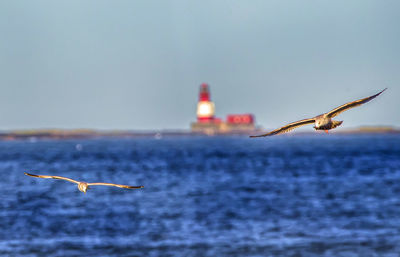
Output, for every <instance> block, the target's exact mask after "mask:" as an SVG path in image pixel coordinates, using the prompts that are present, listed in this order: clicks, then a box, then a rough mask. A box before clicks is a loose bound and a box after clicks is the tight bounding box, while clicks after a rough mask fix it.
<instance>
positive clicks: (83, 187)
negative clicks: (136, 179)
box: [24, 172, 143, 193]
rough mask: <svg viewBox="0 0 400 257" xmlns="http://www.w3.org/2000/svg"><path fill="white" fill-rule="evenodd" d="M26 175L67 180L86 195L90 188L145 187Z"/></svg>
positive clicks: (32, 175)
mask: <svg viewBox="0 0 400 257" xmlns="http://www.w3.org/2000/svg"><path fill="white" fill-rule="evenodd" d="M24 174H25V175H27V176H31V177H35V178H53V179H62V180H66V181H69V182H72V183H75V184H78V189H79V191H81V192H84V193H86V191H87V190H88V189H89V186H114V187H120V188H129V189H139V188H143V186H127V185H120V184H112V183H101V182H100V183H87V182H83V181H77V180H73V179H70V178H66V177H61V176H49V175H35V174H29V173H26V172H24Z"/></svg>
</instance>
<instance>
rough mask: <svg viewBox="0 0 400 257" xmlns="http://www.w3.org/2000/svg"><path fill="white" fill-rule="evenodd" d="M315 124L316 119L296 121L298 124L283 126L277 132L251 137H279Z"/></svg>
mask: <svg viewBox="0 0 400 257" xmlns="http://www.w3.org/2000/svg"><path fill="white" fill-rule="evenodd" d="M314 122H315V118H311V119H304V120H299V121H296V122H292V123H289V124H287V125H286V126H283V127H281V128H278V129H275V130H273V131H271V132H268V133H266V134H263V135H258V136H250V137H266V136H273V135H278V134H282V133H286V132H289V131H291V130H293V129H295V128H297V127H301V126H304V125H307V124H312V123H314Z"/></svg>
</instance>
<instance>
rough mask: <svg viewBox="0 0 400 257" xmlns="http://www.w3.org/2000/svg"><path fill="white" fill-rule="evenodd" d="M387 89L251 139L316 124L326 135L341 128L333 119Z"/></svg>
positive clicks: (339, 122) (340, 122) (339, 123)
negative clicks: (329, 131) (331, 130)
mask: <svg viewBox="0 0 400 257" xmlns="http://www.w3.org/2000/svg"><path fill="white" fill-rule="evenodd" d="M385 90H386V88H385V89H384V90H382V91H381V92H379V93H377V94H375V95H373V96H369V97H366V98H362V99H359V100H356V101H353V102H349V103H346V104H343V105H341V106H339V107H337V108H335V109H333V110H332V111H330V112H327V113H324V114H321V115H318V116H315V117H314V118H311V119H304V120H299V121H296V122H292V123H289V124H287V125H286V126H283V127H281V128H278V129H275V130H273V131H271V132H268V133H266V134H262V135H258V136H250V137H266V136H273V135H278V134H283V133H286V132H289V131H291V130H293V129H295V128H297V127H301V126H304V125H308V124H313V123H314V129H315V130H325V132H326V133H328V130H330V129H334V128H336V127H338V126H340V125H341V124H342V123H343V121H336V120H332V118H333V117H336V116H337V115H339V114H340V113H342V112H344V111H346V110H348V109H351V108H354V107H357V106H360V105H362V104H364V103H366V102H369V101H371V100H372V99H374V98H375V97H377V96H378V95H380V94H382V93H383V91H385Z"/></svg>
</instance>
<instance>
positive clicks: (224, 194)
mask: <svg viewBox="0 0 400 257" xmlns="http://www.w3.org/2000/svg"><path fill="white" fill-rule="evenodd" d="M24 172H30V173H34V174H51V175H60V176H66V177H70V178H73V179H77V180H84V181H88V182H113V183H121V184H128V185H133V186H135V185H143V186H144V188H143V189H136V190H129V189H120V188H116V187H104V186H97V187H92V188H90V189H89V190H88V192H87V193H86V194H84V193H82V192H80V191H79V190H78V188H77V186H76V185H75V184H72V183H69V182H66V181H60V180H52V179H40V178H33V177H28V176H25V175H24ZM0 174H1V180H0V198H1V201H0V256H230V257H232V256H246V257H250V256H399V253H400V135H390V134H387V135H385V134H381V135H333V134H328V135H320V134H318V135H316V136H298V135H295V136H290V135H288V136H276V137H270V138H257V139H249V138H247V137H246V136H226V137H171V138H162V139H159V140H157V139H154V138H139V139H93V140H48V141H46V140H43V141H41V140H38V141H37V140H32V141H2V142H0Z"/></svg>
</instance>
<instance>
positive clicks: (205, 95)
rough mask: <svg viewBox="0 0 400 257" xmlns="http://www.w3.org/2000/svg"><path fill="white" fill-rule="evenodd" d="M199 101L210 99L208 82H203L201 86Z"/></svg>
mask: <svg viewBox="0 0 400 257" xmlns="http://www.w3.org/2000/svg"><path fill="white" fill-rule="evenodd" d="M199 101H210V91H209V90H208V84H206V83H203V84H201V86H200V94H199Z"/></svg>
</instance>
